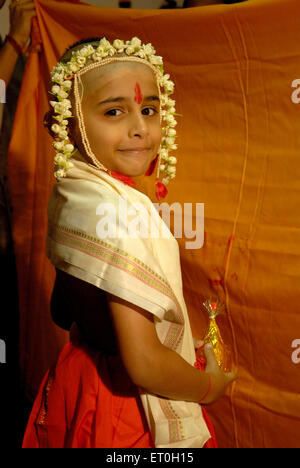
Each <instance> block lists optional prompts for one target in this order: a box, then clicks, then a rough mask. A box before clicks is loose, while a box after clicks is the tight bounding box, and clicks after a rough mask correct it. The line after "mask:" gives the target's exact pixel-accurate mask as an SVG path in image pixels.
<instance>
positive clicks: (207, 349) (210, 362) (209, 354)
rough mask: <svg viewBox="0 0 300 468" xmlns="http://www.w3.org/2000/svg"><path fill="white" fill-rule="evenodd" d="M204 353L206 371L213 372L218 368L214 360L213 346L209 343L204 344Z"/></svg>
mask: <svg viewBox="0 0 300 468" xmlns="http://www.w3.org/2000/svg"><path fill="white" fill-rule="evenodd" d="M204 353H205V357H206V363H207V364H206V367H205V370H206V372H213V371H214V370H218V369H219V365H218V363H217V360H216V356H215V353H214V348H213V347H212V345H211V344H207V345H205V346H204Z"/></svg>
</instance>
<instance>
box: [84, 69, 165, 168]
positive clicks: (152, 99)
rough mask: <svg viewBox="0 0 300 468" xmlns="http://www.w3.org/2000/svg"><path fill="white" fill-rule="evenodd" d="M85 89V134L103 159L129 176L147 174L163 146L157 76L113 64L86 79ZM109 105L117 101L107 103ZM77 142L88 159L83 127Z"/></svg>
mask: <svg viewBox="0 0 300 468" xmlns="http://www.w3.org/2000/svg"><path fill="white" fill-rule="evenodd" d="M82 83H83V86H84V92H83V98H82V112H83V118H84V123H85V129H86V133H87V137H88V140H89V143H90V146H91V149H92V151H93V153H94V154H95V156H96V157H97V159H98V160H99V161H100V162H101V163H102V164H104V166H105V167H106V168H107V169H111V170H112V171H116V172H120V173H122V174H126V175H129V176H138V175H142V174H144V173H145V172H146V171H147V169H148V166H149V164H150V162H151V161H152V159H153V158H154V157H155V156H156V155H157V152H158V149H159V145H160V141H161V125H160V115H159V112H160V103H159V94H158V88H157V83H156V78H155V75H154V73H153V71H152V70H151V69H150V68H149V67H147V65H143V64H139V63H128V62H127V63H126V62H121V63H113V64H109V65H105V66H103V67H99V68H96V69H94V70H91V71H89V72H87V73H85V74H84V75H83V76H82ZM79 92H81V89H80V87H79ZM108 99H110V100H114V101H113V102H106V103H103V101H107V100H108ZM76 120H77V119H76ZM75 140H76V143H77V145H78V147H79V150H80V151H81V152H83V154H85V153H84V149H83V148H82V144H81V137H80V133H79V129H78V123H77V122H76V124H75Z"/></svg>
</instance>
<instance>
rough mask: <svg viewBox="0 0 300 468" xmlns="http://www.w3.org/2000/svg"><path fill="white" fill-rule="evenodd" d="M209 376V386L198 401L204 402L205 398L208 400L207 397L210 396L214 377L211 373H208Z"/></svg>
mask: <svg viewBox="0 0 300 468" xmlns="http://www.w3.org/2000/svg"><path fill="white" fill-rule="evenodd" d="M207 376H208V387H207V389H206V392H205V393H204V395H203V396H202V398H201V399H200V400H198V402H197V403H203V401H204V400H206V398H207V397H208V395H209V394H210V392H211V389H212V384H213V379H212V376H211V375H210V374H207Z"/></svg>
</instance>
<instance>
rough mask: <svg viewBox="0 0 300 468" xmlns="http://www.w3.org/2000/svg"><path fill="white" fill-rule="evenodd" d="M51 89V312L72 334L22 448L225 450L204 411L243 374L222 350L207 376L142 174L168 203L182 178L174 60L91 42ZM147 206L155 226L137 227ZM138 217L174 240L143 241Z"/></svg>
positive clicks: (79, 48) (137, 45) (147, 50)
mask: <svg viewBox="0 0 300 468" xmlns="http://www.w3.org/2000/svg"><path fill="white" fill-rule="evenodd" d="M52 81H54V82H55V83H56V84H55V85H54V86H53V87H52V93H53V94H55V95H56V99H57V100H56V101H51V105H52V107H53V109H54V111H55V113H54V114H53V112H52V113H50V114H49V113H48V116H47V122H48V124H49V125H50V126H51V134H52V135H53V136H54V138H55V142H54V147H55V149H56V150H57V152H58V153H57V155H56V156H55V162H56V165H57V167H56V171H55V175H56V177H57V179H58V183H57V184H56V185H55V186H54V189H53V193H52V195H51V198H50V201H49V208H48V215H49V229H48V240H47V242H48V244H47V253H48V257H49V258H50V260H51V261H52V263H53V264H54V265H55V267H56V272H57V276H56V283H55V287H54V291H53V296H52V304H51V308H52V316H53V318H54V319H55V321H56V323H57V324H59V325H60V326H62V327H63V328H66V329H70V327H71V324H73V325H72V329H71V342H70V343H67V344H66V345H65V347H64V348H63V350H62V352H61V354H60V356H59V359H58V362H57V364H56V366H55V367H54V368H53V369H51V370H50V371H49V372H48V373H47V374H46V376H45V377H44V380H43V382H42V384H41V388H40V391H39V394H38V396H37V398H36V401H35V403H34V406H33V409H32V413H31V415H30V419H29V422H28V426H27V430H26V433H25V436H24V442H23V447H50V448H54V447H55V448H60V447H65V448H66V447H80V448H87V447H98V448H99V447H117V448H137V447H164V448H175V447H183V448H188V447H203V446H205V447H216V441H215V435H214V432H213V428H212V426H211V423H210V422H209V419H208V417H207V415H206V413H205V411H204V410H203V409H202V407H201V405H200V404H199V402H201V403H203V404H208V403H212V402H214V401H216V400H217V399H218V398H220V397H221V396H222V395H223V394H224V393H225V389H226V387H227V385H228V384H229V383H230V382H231V381H232V380H234V379H235V373H234V372H232V373H229V374H224V373H223V372H221V370H220V368H219V367H218V365H217V362H216V360H215V357H214V353H213V350H212V349H206V358H207V366H206V368H205V371H199V370H198V369H196V368H195V367H194V363H195V361H196V357H195V350H194V345H193V338H192V334H191V329H190V324H189V319H188V314H187V310H186V306H185V302H184V298H183V294H182V284H181V270H180V258H179V249H178V243H177V241H176V239H175V238H174V237H173V236H172V235H171V233H170V232H169V230H168V228H167V227H166V225H165V224H164V223H163V221H162V219H161V218H160V216H159V214H158V212H157V211H156V210H155V209H154V205H153V204H152V202H151V201H150V199H149V198H148V197H147V196H146V195H144V194H142V193H141V192H139V191H138V190H136V189H135V188H134V181H133V180H132V178H131V177H134V176H139V175H143V174H146V175H149V174H151V173H152V172H153V170H154V167H155V164H157V177H156V195H157V198H158V199H161V198H162V197H163V196H165V195H166V193H167V189H166V185H167V183H168V182H169V181H170V179H174V177H175V163H176V158H174V157H173V156H170V155H169V151H170V150H173V149H176V145H175V143H174V141H175V140H174V138H175V133H176V132H175V128H174V127H175V125H176V121H175V119H174V111H175V109H174V104H175V101H173V100H172V99H171V98H170V94H171V93H172V92H173V87H174V85H173V83H172V81H170V80H169V75H164V71H163V64H162V58H161V57H159V56H156V55H155V50H154V49H153V47H152V45H151V44H146V45H142V44H141V41H140V40H139V39H138V38H132V39H131V41H127V42H124V41H122V40H119V39H116V40H115V41H113V43H110V42H109V41H107V40H106V39H105V38H104V39H101V40H100V39H88V40H85V41H82V42H80V43H76V44H75V45H73V46H72V47H71V48H70V49H69V50H68V51H67V52H66V53H65V55H64V56H63V57H62V59H61V62H60V63H59V64H58V65H57V66H56V67H55V69H54V70H53V72H52ZM70 109H72V110H73V115H74V116H75V118H74V119H73V118H71V115H72V113H71V110H70ZM50 117H51V119H50ZM53 121H54V122H55V121H56V123H54V124H53V123H52V122H53ZM49 122H50V123H49ZM75 147H76V149H75ZM160 172H163V173H164V175H165V177H164V178H163V180H162V181H160V180H159V175H160ZM137 206H139V207H140V210H141V212H142V216H140V217H138V216H137V215H136V216H135V218H134V219H133V220H132V219H130V221H129V218H128V217H127V216H128V214H136V211H135V208H136V207H137ZM125 211H126V213H125ZM104 214H105V216H103V215H104ZM125 215H126V216H125ZM137 219H138V221H139V222H140V223H141V224H143V226H144V227H146V231H147V228H149V224H148V221H149V220H150V222H151V223H152V227H154V231H151V232H152V233H153V232H159V233H161V232H162V231H163V232H166V231H168V234H169V235H168V236H162V235H160V237H159V236H156V235H151V234H150V235H144V236H142V235H140V232H139V235H136V234H137V232H136V228H137V224H138V223H137ZM129 228H130V229H129ZM143 232H145V231H143ZM149 232H150V231H147V233H149Z"/></svg>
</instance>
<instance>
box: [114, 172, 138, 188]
mask: <svg viewBox="0 0 300 468" xmlns="http://www.w3.org/2000/svg"><path fill="white" fill-rule="evenodd" d="M108 173H109V174H110V175H111V176H112V177H114V178H115V179H119V180H121V181H122V182H124V184H126V185H130V187H134V186H135V182H134V181H133V180H132V178H131V177H130V176H127V175H124V174H119V173H118V172H115V171H111V170H109V171H108Z"/></svg>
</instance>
